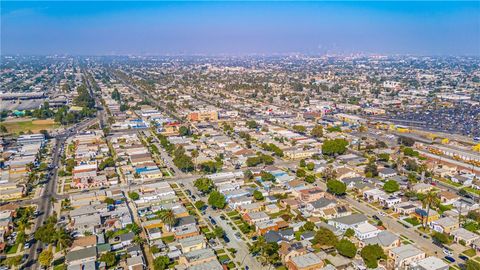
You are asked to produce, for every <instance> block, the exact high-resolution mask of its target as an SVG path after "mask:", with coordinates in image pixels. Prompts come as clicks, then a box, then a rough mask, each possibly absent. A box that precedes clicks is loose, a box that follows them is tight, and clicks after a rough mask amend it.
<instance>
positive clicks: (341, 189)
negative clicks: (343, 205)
mask: <svg viewBox="0 0 480 270" xmlns="http://www.w3.org/2000/svg"><path fill="white" fill-rule="evenodd" d="M327 191H328V192H330V193H333V194H335V195H337V196H338V195H343V194H345V192H346V191H347V186H346V185H345V183H343V182H341V181H338V180H330V181H328V182H327Z"/></svg>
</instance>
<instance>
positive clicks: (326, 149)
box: [322, 139, 348, 156]
mask: <svg viewBox="0 0 480 270" xmlns="http://www.w3.org/2000/svg"><path fill="white" fill-rule="evenodd" d="M347 146H348V142H347V141H346V140H345V139H333V140H325V141H324V142H323V144H322V153H323V154H324V155H329V156H332V155H336V154H339V155H341V154H343V153H345V152H346V151H347Z"/></svg>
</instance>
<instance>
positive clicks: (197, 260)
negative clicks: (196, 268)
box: [179, 248, 217, 267]
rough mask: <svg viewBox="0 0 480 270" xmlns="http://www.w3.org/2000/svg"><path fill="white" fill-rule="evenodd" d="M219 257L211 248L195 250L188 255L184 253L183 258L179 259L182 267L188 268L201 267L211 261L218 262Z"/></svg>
mask: <svg viewBox="0 0 480 270" xmlns="http://www.w3.org/2000/svg"><path fill="white" fill-rule="evenodd" d="M216 260H217V256H216V255H215V252H214V251H213V250H212V249H210V248H203V249H197V250H193V251H190V252H187V253H183V254H182V256H181V257H180V258H179V263H180V264H181V265H185V266H187V267H190V266H193V265H199V264H202V263H206V262H209V261H216Z"/></svg>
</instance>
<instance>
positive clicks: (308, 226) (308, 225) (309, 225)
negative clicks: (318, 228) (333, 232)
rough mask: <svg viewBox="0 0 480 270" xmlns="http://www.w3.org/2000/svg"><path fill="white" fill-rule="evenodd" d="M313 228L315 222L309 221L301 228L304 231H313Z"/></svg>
mask: <svg viewBox="0 0 480 270" xmlns="http://www.w3.org/2000/svg"><path fill="white" fill-rule="evenodd" d="M314 229H315V223H313V222H311V221H307V222H305V224H304V225H303V230H304V231H313V230H314Z"/></svg>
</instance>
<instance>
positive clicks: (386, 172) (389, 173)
mask: <svg viewBox="0 0 480 270" xmlns="http://www.w3.org/2000/svg"><path fill="white" fill-rule="evenodd" d="M395 175H397V171H396V170H394V169H391V168H381V169H380V170H378V176H380V177H382V178H390V177H394V176H395Z"/></svg>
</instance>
